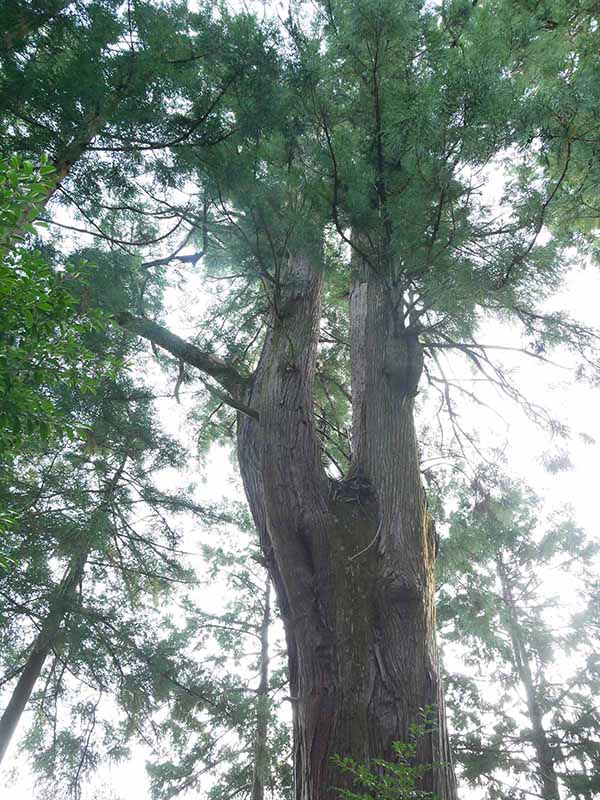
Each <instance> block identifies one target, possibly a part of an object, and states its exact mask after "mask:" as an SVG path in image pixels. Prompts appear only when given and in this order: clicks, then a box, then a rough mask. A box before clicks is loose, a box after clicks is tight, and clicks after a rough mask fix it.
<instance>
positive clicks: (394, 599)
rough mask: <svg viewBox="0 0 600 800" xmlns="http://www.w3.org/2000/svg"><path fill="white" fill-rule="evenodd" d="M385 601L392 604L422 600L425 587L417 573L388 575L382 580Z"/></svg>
mask: <svg viewBox="0 0 600 800" xmlns="http://www.w3.org/2000/svg"><path fill="white" fill-rule="evenodd" d="M382 588H383V596H384V598H385V602H386V603H389V604H390V606H394V605H397V606H398V605H400V606H402V605H409V604H413V603H418V602H421V600H422V599H423V597H424V595H425V587H424V586H423V584H422V582H421V581H420V580H419V579H418V578H417V576H416V575H400V574H398V573H396V574H394V575H388V576H387V577H386V578H385V579H384V581H383V582H382Z"/></svg>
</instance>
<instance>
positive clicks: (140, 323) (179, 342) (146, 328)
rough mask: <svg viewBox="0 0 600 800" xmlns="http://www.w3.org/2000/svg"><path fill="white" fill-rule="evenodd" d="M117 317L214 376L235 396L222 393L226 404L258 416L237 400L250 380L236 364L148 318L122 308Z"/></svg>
mask: <svg viewBox="0 0 600 800" xmlns="http://www.w3.org/2000/svg"><path fill="white" fill-rule="evenodd" d="M114 320H115V322H117V323H118V324H119V325H120V326H121V327H122V328H125V330H127V331H129V332H130V333H133V334H136V335H137V336H141V337H142V338H144V339H148V341H150V342H152V343H153V344H155V345H158V346H159V347H162V348H163V350H166V351H167V352H168V353H171V355H174V356H175V357H176V358H178V359H180V360H181V361H183V362H184V363H186V364H189V365H190V366H192V367H196V369H199V370H200V371H201V372H204V373H205V374H206V375H210V377H211V378H214V379H215V380H216V381H217V383H219V384H220V385H221V386H222V387H223V388H224V389H225V390H226V391H227V392H228V393H230V394H231V395H233V397H228V396H227V395H222V394H221V393H220V392H219V396H220V398H221V399H222V400H223V402H224V403H227V404H228V405H230V406H233V408H236V409H237V410H238V411H242V412H243V413H245V414H248V415H249V416H251V417H255V418H256V417H257V416H258V415H257V412H256V411H253V410H252V409H249V408H246V407H245V406H242V404H241V403H240V402H239V401H238V399H237V398H238V397H240V396H241V394H242V391H243V389H244V387H245V386H246V384H247V383H248V376H245V375H243V374H241V373H240V372H238V371H237V369H236V368H235V367H234V366H233V364H231V363H229V362H227V361H225V359H222V358H219V356H216V355H214V354H213V353H207V352H205V351H204V350H201V349H200V348H199V347H196V345H194V344H190V342H186V341H185V340H184V339H182V338H181V337H180V336H177V334H175V333H171V331H169V330H167V328H164V327H163V326H162V325H158V324H157V323H156V322H153V321H152V320H150V319H146V318H145V317H134V316H133V314H130V313H129V312H127V311H121V312H119V313H118V314H115V315H114Z"/></svg>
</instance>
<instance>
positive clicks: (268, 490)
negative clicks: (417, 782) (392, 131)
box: [122, 254, 456, 800]
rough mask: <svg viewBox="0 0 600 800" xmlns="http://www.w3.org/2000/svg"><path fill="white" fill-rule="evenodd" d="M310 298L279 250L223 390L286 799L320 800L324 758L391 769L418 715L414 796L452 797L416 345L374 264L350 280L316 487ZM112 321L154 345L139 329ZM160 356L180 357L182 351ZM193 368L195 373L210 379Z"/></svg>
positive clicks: (396, 297)
mask: <svg viewBox="0 0 600 800" xmlns="http://www.w3.org/2000/svg"><path fill="white" fill-rule="evenodd" d="M321 291H322V275H321V273H320V270H319V268H318V266H317V265H316V264H315V262H314V261H313V260H312V259H311V258H309V257H308V256H307V255H305V254H295V255H291V256H290V258H289V261H288V264H287V269H286V270H284V274H282V275H281V276H280V283H279V286H278V292H277V294H276V298H275V300H276V302H275V307H274V309H273V313H272V316H271V320H270V325H269V328H268V333H267V335H266V337H265V341H264V344H263V348H262V352H261V356H260V359H259V362H258V365H257V368H256V371H255V373H254V375H253V376H252V378H251V379H249V380H248V381H246V382H240V383H238V384H237V386H232V385H231V384H230V385H229V387H228V388H231V390H232V392H234V399H235V402H236V403H238V404H241V405H242V406H243V407H244V408H245V409H251V410H252V412H253V413H240V414H239V415H238V458H239V463H240V470H241V473H242V478H243V482H244V487H245V490H246V495H247V498H248V502H249V505H250V509H251V511H252V514H253V517H254V521H255V524H256V527H257V530H258V532H259V537H260V542H261V546H262V549H263V552H264V555H265V559H266V562H267V565H268V568H269V573H270V575H271V579H272V581H273V584H274V587H275V590H276V592H277V597H278V602H279V606H280V609H281V612H282V617H283V622H284V626H285V632H286V638H287V645H288V659H289V676H290V694H291V699H292V703H293V709H294V737H295V757H294V760H295V784H296V785H295V797H296V800H333V798H335V797H337V796H338V793H337V789H338V788H340V787H344V786H348V780H349V779H348V778H346V777H344V776H342V775H341V774H340V772H339V770H338V769H337V768H336V767H335V766H334V764H333V763H332V757H333V756H334V755H336V754H338V755H341V756H352V757H354V758H356V759H359V760H361V761H368V760H369V759H370V758H384V759H390V760H392V759H393V758H394V749H393V743H394V742H395V741H399V740H407V738H408V737H409V735H410V728H411V726H412V725H413V724H414V723H419V722H420V721H422V715H423V711H424V710H425V709H428V710H429V711H430V714H431V716H432V717H433V722H434V723H435V724H434V726H433V730H432V731H430V732H429V733H428V734H427V735H425V736H423V737H421V739H420V740H419V749H418V759H419V761H420V763H422V764H431V765H432V768H431V770H429V771H427V773H426V776H425V778H424V779H423V786H422V788H423V789H425V790H430V791H434V792H435V793H436V794H437V796H438V798H440V800H455V798H456V788H455V780H454V774H453V769H452V765H451V757H450V751H449V746H448V737H447V733H446V725H445V712H444V702H443V694H442V689H441V684H440V677H439V665H438V659H437V650H436V642H435V609H434V572H433V571H434V562H435V541H434V538H435V537H434V529H433V525H432V523H431V520H430V519H429V515H428V513H427V509H426V503H425V495H424V492H423V489H422V487H421V482H420V472H419V459H418V452H417V444H416V436H415V427H414V418H413V412H414V408H413V406H414V396H415V394H416V391H417V384H418V380H419V376H420V373H421V369H422V351H421V347H420V345H419V342H418V339H417V336H416V333H415V331H414V329H411V328H410V325H407V324H406V321H405V319H404V317H403V314H402V304H401V300H402V293H401V291H400V290H399V289H394V287H393V286H389V285H388V284H387V283H386V282H385V281H384V280H382V279H381V278H380V277H379V276H378V275H377V273H376V272H375V271H374V270H370V271H366V270H365V273H364V274H363V275H358V276H357V279H356V282H355V285H354V288H353V291H352V296H351V303H350V319H351V335H352V383H353V387H352V394H353V413H354V459H353V464H352V468H351V470H350V473H349V475H348V476H347V479H346V480H344V481H333V480H331V479H330V478H328V476H327V474H326V472H325V469H324V467H323V464H322V459H321V450H320V446H319V443H318V439H317V435H316V427H315V420H314V415H313V381H314V375H315V364H316V356H317V346H318V339H319V324H320V299H321ZM122 322H125V320H123V321H122ZM126 326H127V327H128V328H129V329H130V330H135V331H136V332H139V333H141V335H144V336H146V337H147V338H149V339H150V340H152V341H155V342H156V343H159V344H162V345H163V346H165V341H166V340H165V341H160V342H159V341H158V339H157V338H155V337H154V333H155V331H153V330H150V329H149V328H148V327H144V329H143V330H142V329H141V328H136V327H134V326H132V325H128V324H127V325H126ZM161 336H162V334H161ZM163 339H164V337H163ZM169 342H171V340H169ZM167 349H170V352H174V353H175V350H174V349H172V348H170V347H167ZM175 354H176V355H178V356H179V357H181V358H183V359H185V358H186V355H185V353H184V350H183V348H179V347H178V352H177V353H175ZM196 355H197V354H194V359H195V360H196V361H197V364H198V366H200V361H198V360H197V359H196ZM189 363H194V362H193V361H189ZM209 366H210V369H211V370H212V371H209V370H208V369H205V367H203V366H200V369H205V371H207V372H209V374H213V375H215V372H214V370H213V366H212V365H209ZM217 379H218V378H217ZM345 782H346V783H345Z"/></svg>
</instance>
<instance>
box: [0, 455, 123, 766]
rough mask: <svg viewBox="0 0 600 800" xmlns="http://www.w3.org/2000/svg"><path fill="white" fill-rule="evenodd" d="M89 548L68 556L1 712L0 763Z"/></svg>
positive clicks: (111, 487)
mask: <svg viewBox="0 0 600 800" xmlns="http://www.w3.org/2000/svg"><path fill="white" fill-rule="evenodd" d="M127 458H128V454H127V453H125V454H124V455H123V457H122V459H121V462H120V464H119V466H118V467H117V469H116V471H115V473H114V475H113V477H112V478H111V479H110V481H109V482H108V484H107V485H106V487H105V489H104V492H103V499H102V503H101V505H100V506H99V508H98V511H102V510H103V509H105V508H106V507H107V506H108V504H109V503H110V502H111V499H112V496H113V493H114V491H115V489H116V488H117V485H118V483H119V481H120V479H121V475H122V474H123V470H124V469H125V464H126V462H127ZM92 548H93V541H92V540H91V539H90V538H87V539H86V540H85V541H84V542H82V543H81V544H80V548H79V551H78V552H77V553H75V554H74V555H73V556H72V557H71V560H70V562H69V565H68V566H67V569H66V570H65V574H64V576H63V578H62V580H61V582H60V584H59V585H58V587H57V589H56V591H55V592H54V595H53V597H52V599H51V601H50V609H49V611H48V615H47V616H46V618H45V620H44V622H43V623H42V627H41V630H40V631H39V633H38V635H37V636H36V637H35V639H34V641H33V644H32V646H31V649H30V653H29V656H28V658H27V661H26V663H25V666H24V667H23V670H22V672H21V674H20V676H19V679H18V681H17V684H16V686H15V688H14V689H13V692H12V695H11V697H10V700H9V701H8V704H7V706H6V708H5V709H4V713H3V714H2V716H1V717H0V763H1V762H2V759H3V758H4V755H5V754H6V751H7V749H8V746H9V744H10V741H11V739H12V737H13V734H14V732H15V730H16V728H17V725H18V724H19V720H20V719H21V716H22V714H23V711H24V710H25V707H26V706H27V703H28V702H29V698H30V697H31V694H32V692H33V690H34V688H35V684H36V683H37V680H38V678H39V676H40V673H41V671H42V669H43V667H44V664H45V662H46V659H47V658H48V655H49V654H50V651H51V650H52V648H53V647H54V645H55V643H56V641H57V638H58V636H59V633H60V630H61V627H62V624H63V622H64V621H65V619H66V618H67V616H68V614H69V612H70V611H71V610H72V609H73V608H74V606H75V601H76V598H77V592H78V587H79V585H80V583H81V581H82V579H83V574H84V570H85V565H86V562H87V560H88V557H89V554H90V552H91V550H92Z"/></svg>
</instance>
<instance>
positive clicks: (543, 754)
mask: <svg viewBox="0 0 600 800" xmlns="http://www.w3.org/2000/svg"><path fill="white" fill-rule="evenodd" d="M496 567H497V572H498V576H499V578H500V583H501V586H502V597H503V600H504V605H505V608H506V611H507V614H508V623H509V634H510V638H511V643H512V649H513V659H514V663H515V666H516V669H517V674H518V676H519V679H520V681H521V683H522V684H523V687H524V688H525V696H526V699H527V710H528V712H529V720H530V722H531V730H532V734H533V736H532V739H533V747H534V749H535V756H536V761H537V773H538V776H539V782H540V786H541V790H542V797H543V798H544V800H560V791H559V787H558V777H557V775H556V769H555V757H554V753H553V750H552V747H551V746H550V743H549V742H548V735H547V733H546V730H545V728H544V723H543V713H542V709H541V705H540V702H539V698H538V691H537V688H536V685H535V682H534V679H533V675H532V673H531V666H530V664H529V658H528V656H527V648H526V647H525V642H524V641H523V634H522V631H521V628H520V626H519V620H518V616H517V610H516V604H515V601H514V597H513V593H512V587H511V584H510V579H509V576H508V575H507V573H506V567H505V565H504V563H503V561H502V558H501V557H500V556H499V557H498V559H497V561H496Z"/></svg>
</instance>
